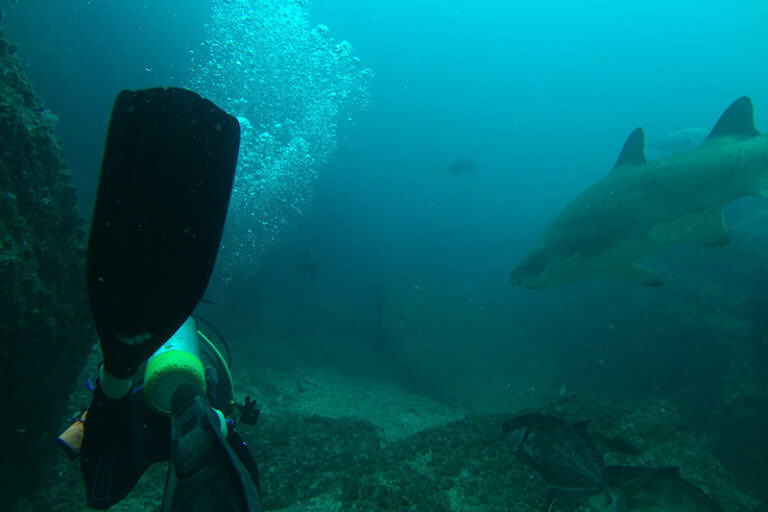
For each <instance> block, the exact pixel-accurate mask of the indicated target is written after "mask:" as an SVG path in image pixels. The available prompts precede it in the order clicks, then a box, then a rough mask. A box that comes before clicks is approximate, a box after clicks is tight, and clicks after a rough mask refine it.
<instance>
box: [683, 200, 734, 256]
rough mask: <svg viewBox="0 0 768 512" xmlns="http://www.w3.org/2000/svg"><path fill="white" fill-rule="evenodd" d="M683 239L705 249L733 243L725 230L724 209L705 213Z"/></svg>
mask: <svg viewBox="0 0 768 512" xmlns="http://www.w3.org/2000/svg"><path fill="white" fill-rule="evenodd" d="M681 239H682V241H684V242H688V243H691V244H695V245H702V246H704V247H725V246H726V245H728V244H729V243H731V235H730V234H729V233H728V230H727V229H726V228H725V219H724V218H723V210H722V208H715V209H713V210H709V211H707V212H706V213H704V214H703V215H702V216H701V217H699V220H697V221H696V223H695V224H694V225H693V226H691V229H689V230H688V233H686V234H685V235H684V236H683V237H682V238H681Z"/></svg>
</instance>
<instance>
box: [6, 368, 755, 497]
mask: <svg viewBox="0 0 768 512" xmlns="http://www.w3.org/2000/svg"><path fill="white" fill-rule="evenodd" d="M243 384H244V383H243ZM324 384H326V383H322V385H324ZM241 387H242V386H241ZM258 387H259V389H260V390H261V392H260V393H259V395H260V396H259V399H260V400H262V402H263V403H264V412H263V413H262V417H261V419H260V421H259V423H258V424H257V425H254V426H246V425H240V427H241V433H242V434H243V437H244V438H245V439H246V441H247V442H248V444H249V446H250V447H251V450H252V452H253V454H254V456H255V458H256V459H257V461H258V462H259V465H260V473H261V489H262V495H263V506H264V509H265V510H281V511H283V512H293V511H296V512H298V511H307V510H310V511H350V512H351V511H377V510H402V511H406V510H413V511H419V512H431V511H463V512H466V511H477V512H481V511H496V510H516V511H521V512H541V511H543V510H546V509H547V506H546V504H547V485H546V483H545V482H543V481H542V480H541V479H540V478H531V475H530V472H529V470H528V469H527V468H526V467H525V466H524V465H523V464H522V462H520V461H519V460H518V459H517V458H515V457H514V456H513V454H512V450H511V447H510V446H509V445H508V444H507V443H506V442H505V440H504V439H503V437H502V434H501V424H502V423H503V422H505V421H506V420H508V419H510V418H511V417H512V416H514V415H517V414H519V413H521V412H531V411H533V410H535V411H537V412H543V413H547V414H551V415H555V416H557V417H559V418H562V419H564V420H566V421H569V422H576V421H584V420H590V424H589V427H588V429H587V432H588V434H589V436H590V439H591V440H592V441H593V442H594V443H595V445H596V446H597V448H598V449H599V450H600V452H601V453H603V455H604V456H605V459H606V462H607V463H608V464H611V465H614V464H628V465H639V466H643V467H649V468H656V467H669V466H675V467H679V471H680V474H681V475H682V476H683V477H684V478H685V479H686V480H687V481H689V482H691V483H692V484H694V485H695V486H697V487H698V488H700V489H701V490H703V491H704V492H706V494H707V495H708V496H710V497H711V498H713V499H714V500H716V501H717V502H718V503H719V504H720V505H721V506H722V508H723V510H725V511H726V512H732V511H733V512H736V511H743V510H752V509H753V508H754V506H755V501H754V500H753V499H751V498H750V497H749V496H747V495H745V494H743V493H742V492H741V491H740V490H739V489H738V486H737V482H735V481H734V480H733V478H732V477H731V475H730V474H729V473H728V472H727V471H726V470H725V469H723V467H722V466H721V465H720V464H719V463H718V461H717V460H716V459H715V458H714V457H713V456H712V455H711V454H710V453H708V452H707V451H706V449H705V448H704V447H703V444H702V442H701V441H700V439H699V438H697V437H696V436H695V435H694V433H693V432H692V431H690V430H688V429H687V428H686V427H685V424H684V422H683V420H682V419H681V417H680V415H679V413H678V412H677V411H676V410H675V409H674V406H672V405H671V404H669V403H668V402H664V401H661V400H647V401H599V400H592V399H586V398H581V397H577V396H572V395H571V396H565V397H562V398H560V399H559V400H557V401H555V402H552V403H549V404H544V405H541V406H540V407H537V408H535V409H526V410H525V411H510V413H509V414H490V415H470V416H466V417H464V418H462V419H458V420H452V421H450V420H449V421H447V422H446V423H441V424H436V425H432V426H429V427H426V428H423V429H422V430H418V431H416V432H413V433H410V434H407V435H403V436H400V437H396V438H392V437H391V436H388V435H387V430H388V428H387V427H382V426H381V425H380V424H378V423H374V422H371V421H369V420H368V419H366V418H364V417H362V416H366V415H370V414H373V413H374V412H375V411H373V410H368V409H367V408H366V406H365V405H363V402H364V401H362V402H361V407H360V408H359V413H360V417H350V416H337V417H328V416H321V415H318V414H311V413H309V412H308V411H307V410H304V411H303V412H295V411H291V410H289V409H286V408H283V407H282V406H281V403H283V402H286V401H289V400H290V397H289V396H288V395H287V394H290V393H294V394H299V395H308V394H313V395H315V396H316V400H318V402H317V403H318V405H319V404H320V403H322V402H324V401H331V402H337V403H338V402H339V401H343V398H342V397H341V396H339V395H337V394H335V393H334V392H333V391H331V389H332V388H325V387H320V388H317V389H315V390H314V391H312V392H309V391H304V392H302V391H299V390H294V391H292V392H291V391H289V388H287V387H285V386H283V389H278V388H280V387H281V386H280V385H279V383H278V381H273V382H272V383H271V384H270V385H265V383H264V382H262V383H260V384H259V386H258ZM252 391H256V390H255V389H252ZM367 392H372V391H371V390H370V389H369V390H368V391H367ZM286 393H287V394H286ZM388 394H389V395H390V397H391V398H392V400H393V401H395V402H398V403H403V404H405V403H406V402H407V401H408V400H407V398H406V397H405V396H400V397H397V396H391V393H388ZM378 402H379V403H380V402H381V400H378ZM407 409H408V407H407V406H405V405H403V409H402V411H401V412H402V415H401V416H403V417H404V416H407ZM166 467H167V466H166V465H165V464H157V465H155V466H154V467H153V468H151V469H150V470H149V471H148V472H147V474H146V475H145V476H144V478H143V479H142V480H141V481H140V482H139V484H138V485H137V486H136V488H135V489H134V491H133V492H132V493H131V494H130V495H129V496H128V497H127V498H126V499H125V500H124V501H123V502H121V503H119V504H118V505H117V506H115V507H114V508H113V510H115V511H117V512H120V511H126V512H127V511H133V512H135V511H153V510H157V508H158V506H159V503H160V501H161V499H162V492H163V487H164V482H165V468H166ZM52 469H55V473H53V474H51V475H50V479H49V487H48V488H47V489H46V490H45V491H44V492H40V493H38V495H37V496H36V497H34V498H31V499H29V500H27V501H26V502H25V508H23V509H19V510H59V511H62V512H67V511H73V512H74V511H82V510H85V503H84V502H85V499H84V497H83V493H82V483H81V482H80V477H79V474H78V471H77V467H76V463H72V462H70V461H67V460H66V459H65V457H63V456H62V457H61V458H60V460H59V463H58V464H57V466H56V467H55V468H52ZM586 506H587V503H586V502H585V501H583V500H582V501H579V500H577V501H573V502H570V501H563V502H562V503H558V507H557V510H561V511H570V510H585V509H586V508H585V507H586ZM629 512H632V509H630V511H629Z"/></svg>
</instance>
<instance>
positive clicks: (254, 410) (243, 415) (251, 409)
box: [235, 396, 261, 425]
mask: <svg viewBox="0 0 768 512" xmlns="http://www.w3.org/2000/svg"><path fill="white" fill-rule="evenodd" d="M258 405H259V404H257V403H256V400H251V397H250V396H247V397H245V403H244V404H238V403H236V404H235V407H236V408H237V410H238V411H240V421H242V422H243V423H245V424H246V425H255V424H256V422H257V421H259V414H261V409H259V407H258Z"/></svg>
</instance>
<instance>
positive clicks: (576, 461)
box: [502, 413, 620, 510]
mask: <svg viewBox="0 0 768 512" xmlns="http://www.w3.org/2000/svg"><path fill="white" fill-rule="evenodd" d="M586 426H587V422H581V423H575V424H573V425H569V424H568V423H566V422H564V421H563V420H561V419H559V418H555V417H554V416H549V415H546V414H535V413H534V414H524V415H522V416H518V417H517V418H514V419H512V420H510V421H508V422H506V423H504V425H502V431H503V433H504V436H505V438H506V439H507V441H508V442H509V444H510V445H511V446H512V449H513V452H514V454H515V455H516V456H517V457H518V458H519V459H520V460H521V461H522V462H523V463H524V464H525V465H526V466H528V467H529V468H531V469H533V470H534V472H535V473H536V474H538V475H539V476H540V477H541V478H542V479H543V480H544V481H545V482H547V484H548V485H549V494H550V501H549V503H550V505H549V508H550V510H551V509H552V506H553V505H554V502H555V500H556V499H557V498H561V497H562V498H569V497H587V496H592V495H595V494H600V493H605V494H606V495H607V496H608V498H609V502H608V503H611V504H613V506H614V507H616V508H617V509H619V507H620V504H619V502H620V500H619V499H618V496H617V495H616V493H615V492H614V491H613V489H612V488H611V487H610V486H609V483H608V475H607V474H606V472H605V464H604V463H603V457H602V455H600V453H599V452H598V451H597V449H596V448H595V447H594V446H592V444H591V443H590V442H589V441H588V439H587V437H586V433H585V429H586Z"/></svg>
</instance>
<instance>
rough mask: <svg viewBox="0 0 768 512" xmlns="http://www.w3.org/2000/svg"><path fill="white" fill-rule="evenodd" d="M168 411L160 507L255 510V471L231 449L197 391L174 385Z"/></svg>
mask: <svg viewBox="0 0 768 512" xmlns="http://www.w3.org/2000/svg"><path fill="white" fill-rule="evenodd" d="M172 409H173V414H172V416H171V462H170V464H169V466H168V480H167V483H166V487H165V496H164V497H163V506H162V507H161V509H160V510H161V511H162V512H182V511H184V512H209V511H210V512H220V511H224V510H226V511H228V512H229V511H231V512H260V511H261V504H260V500H259V492H258V487H257V481H254V480H255V479H256V480H257V479H258V475H254V474H253V473H252V472H251V471H249V470H248V469H247V468H246V466H245V464H244V463H243V461H242V460H241V458H240V457H238V455H237V453H235V450H234V449H233V447H232V446H231V445H230V443H229V442H228V436H225V435H224V434H223V433H222V432H221V430H220V428H219V425H220V421H222V419H220V417H219V416H218V415H217V414H216V413H215V412H214V411H213V409H212V408H211V406H210V405H209V404H208V402H207V401H206V399H205V398H204V397H203V396H202V394H201V393H200V390H199V389H197V388H195V387H194V386H192V385H184V386H182V387H180V388H179V389H178V390H177V391H176V392H175V393H174V396H173V400H172ZM230 434H231V431H230Z"/></svg>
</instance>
